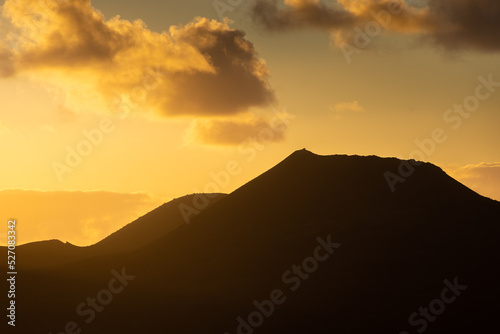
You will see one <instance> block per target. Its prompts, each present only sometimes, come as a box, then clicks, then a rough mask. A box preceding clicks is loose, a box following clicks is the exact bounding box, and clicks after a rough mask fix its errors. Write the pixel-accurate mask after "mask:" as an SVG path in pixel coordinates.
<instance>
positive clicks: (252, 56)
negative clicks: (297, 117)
mask: <svg viewBox="0 0 500 334" xmlns="http://www.w3.org/2000/svg"><path fill="white" fill-rule="evenodd" d="M2 17H3V18H4V19H6V20H8V22H9V24H10V25H9V26H8V27H10V28H8V31H7V33H6V34H5V36H4V42H3V46H0V56H2V58H0V59H1V63H0V75H1V76H4V77H5V76H11V75H14V74H17V75H25V76H28V77H30V78H32V79H33V80H38V81H41V82H43V83H45V84H48V85H55V86H58V87H61V88H62V89H64V90H65V96H66V100H65V105H64V106H63V107H65V108H68V109H70V110H78V111H82V110H85V111H87V110H112V111H114V112H121V111H123V109H128V110H133V111H136V112H145V113H148V112H151V111H153V112H155V113H156V114H159V115H161V116H165V117H194V116H201V117H212V116H214V115H216V116H219V115H225V116H227V115H237V114H239V113H242V112H245V111H247V110H248V109H249V108H251V107H267V106H269V105H271V104H272V103H273V102H274V101H275V97H274V93H273V91H272V89H271V88H270V85H269V83H268V76H269V73H268V70H267V67H266V64H265V62H264V60H263V59H261V58H259V57H258V54H257V52H256V50H255V48H254V46H253V45H252V43H251V42H250V41H248V40H247V39H246V37H245V33H244V32H243V31H241V30H237V29H231V28H230V27H229V25H228V23H225V22H224V23H222V22H217V21H213V20H212V21H211V20H208V19H205V18H196V19H195V20H194V21H193V22H190V23H188V24H186V25H184V26H172V27H170V29H169V31H164V32H162V33H156V32H153V31H151V30H149V29H148V28H147V26H146V24H145V23H144V22H142V21H141V20H137V21H134V22H130V21H127V20H123V19H121V18H120V17H119V16H116V17H113V18H111V19H110V20H106V19H105V18H104V16H103V15H102V14H101V13H100V12H99V11H97V10H96V9H95V8H93V7H92V6H91V3H90V0H72V1H67V0H6V1H5V4H4V6H3V8H2ZM5 45H9V47H8V48H6V47H5ZM89 101H92V102H89Z"/></svg>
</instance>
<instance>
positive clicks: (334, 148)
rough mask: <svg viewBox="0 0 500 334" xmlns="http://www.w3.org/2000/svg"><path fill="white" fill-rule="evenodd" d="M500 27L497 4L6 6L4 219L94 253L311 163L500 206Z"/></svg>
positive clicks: (106, 0)
mask: <svg viewBox="0 0 500 334" xmlns="http://www.w3.org/2000/svg"><path fill="white" fill-rule="evenodd" d="M499 15H500V3H499V2H498V1H495V0H481V1H478V0H428V1H425V0H413V1H406V2H404V3H399V4H398V3H397V2H394V1H388V0H376V1H366V0H337V1H318V0H285V1H282V0H280V1H277V2H274V1H271V0H268V1H264V0H262V1H261V0H246V1H237V0H233V1H229V0H221V1H211V0H209V1H207V0H204V1H201V0H185V1H153V0H143V1H132V0H122V1H110V0H94V1H92V3H90V1H87V0H71V1H70V0H67V1H66V0H6V1H3V2H2V8H1V20H0V31H1V34H0V140H1V145H0V152H1V155H2V158H3V161H2V164H1V165H0V181H1V183H0V189H2V190H1V191H0V203H1V206H0V208H1V210H0V212H1V217H2V219H3V220H4V222H5V224H7V220H8V219H9V218H16V219H18V242H19V243H26V242H31V241H36V240H44V239H53V238H57V239H60V240H62V241H69V242H71V243H74V244H77V245H89V244H91V243H94V242H96V241H98V240H100V239H102V238H103V237H105V236H106V235H108V234H109V233H111V232H113V231H115V230H116V229H118V228H120V227H121V226H123V225H124V224H126V223H128V222H131V221H132V220H133V219H135V218H137V217H138V216H140V215H142V214H145V213H146V212H148V211H150V210H152V209H153V208H155V207H157V206H158V205H160V204H162V203H163V202H165V201H168V200H170V199H172V198H174V197H180V196H183V195H185V194H189V193H194V192H205V191H220V192H225V193H228V192H231V191H233V190H234V189H236V188H238V187H239V186H241V185H243V184H244V183H246V182H248V181H250V180H251V179H253V178H254V177H256V176H258V175H259V174H261V173H262V172H264V171H266V170H267V169H269V168H271V167H272V166H274V165H275V164H277V163H278V162H279V161H281V160H283V159H284V158H285V157H286V156H288V155H289V154H291V153H292V152H293V151H295V150H297V149H301V148H307V149H308V150H310V151H312V152H314V153H317V154H358V155H378V156H384V157H398V158H402V159H408V158H415V159H418V160H424V161H428V162H432V163H434V164H436V165H438V166H440V167H442V168H443V169H444V170H445V171H447V172H448V173H449V174H450V175H451V176H453V177H455V178H457V179H458V180H460V181H461V182H463V183H464V184H466V185H467V186H469V187H471V188H472V189H473V190H475V191H477V192H479V193H480V194H482V195H485V196H488V197H491V198H493V199H496V200H500V150H499V145H498V144H499V142H500V131H499V126H500V113H499V107H500V58H499V54H500V21H499V20H498V17H499ZM437 132H438V133H440V134H441V135H440V136H438V137H439V140H438V141H436V140H434V139H433V137H436V135H435V134H436V133H437ZM417 151H418V152H419V153H416V152H417ZM222 175H229V177H228V178H227V177H222ZM381 177H383V175H381ZM217 181H218V186H217V187H215V188H214V187H213V185H214V184H217ZM214 182H215V183H214ZM4 231H6V228H5V229H4ZM0 236H2V238H1V242H0V244H5V243H6V241H5V239H6V238H5V233H2V232H1V231H0Z"/></svg>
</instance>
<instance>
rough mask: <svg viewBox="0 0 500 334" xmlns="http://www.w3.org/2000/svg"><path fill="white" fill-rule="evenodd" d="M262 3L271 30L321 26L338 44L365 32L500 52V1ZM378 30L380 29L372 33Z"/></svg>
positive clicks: (258, 13) (258, 11) (259, 9)
mask: <svg viewBox="0 0 500 334" xmlns="http://www.w3.org/2000/svg"><path fill="white" fill-rule="evenodd" d="M284 4H285V7H281V6H279V5H278V3H277V1H275V0H274V1H268V0H256V3H255V5H254V7H253V18H254V19H255V20H256V21H257V22H260V23H261V24H262V25H263V26H264V27H265V28H267V29H269V30H290V29H302V28H316V29H321V30H325V31H328V32H330V33H331V35H332V38H333V39H334V42H335V43H336V44H337V46H342V45H345V43H352V41H353V38H354V36H356V35H359V31H362V32H366V30H367V29H373V28H374V26H376V25H378V28H377V29H380V32H379V33H376V34H375V35H378V34H380V33H381V32H383V31H386V32H390V33H395V34H406V35H408V34H411V35H413V36H418V37H420V38H422V39H423V40H428V41H431V42H432V43H434V44H435V45H438V46H440V47H443V48H445V49H446V50H454V51H457V50H468V49H470V50H477V51H484V52H489V51H500V20H498V17H499V16H500V2H498V1H497V0H428V1H427V3H423V4H422V3H421V2H418V3H417V2H416V1H408V2H404V1H403V0H337V1H336V2H335V3H334V5H331V6H327V5H324V4H323V3H321V2H320V1H319V0H285V1H284ZM372 31H376V29H374V30H372Z"/></svg>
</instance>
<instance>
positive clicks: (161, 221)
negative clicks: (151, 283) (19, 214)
mask: <svg viewBox="0 0 500 334" xmlns="http://www.w3.org/2000/svg"><path fill="white" fill-rule="evenodd" d="M208 195H209V196H210V198H211V199H212V200H211V201H210V202H208V204H209V205H211V204H214V203H216V202H217V201H219V200H220V199H221V198H223V197H224V196H225V194H208ZM195 196H196V194H192V195H186V196H183V197H180V198H176V199H173V200H172V201H170V202H168V203H165V204H163V205H161V206H160V207H158V208H156V209H154V210H152V211H151V212H149V213H147V214H145V215H144V216H142V217H140V218H138V219H136V220H135V221H133V222H132V223H130V224H128V225H125V226H124V227H123V228H121V229H120V230H118V231H116V232H114V233H112V234H111V235H109V236H108V237H106V238H104V239H103V240H101V241H99V242H98V243H96V244H94V245H91V246H88V247H78V246H75V245H72V244H71V243H69V242H66V243H63V242H61V241H59V240H47V241H39V242H32V243H28V244H25V245H21V246H18V247H16V251H17V254H18V257H19V259H20V260H19V261H20V262H18V263H19V264H20V265H21V266H22V268H23V269H25V270H26V269H39V268H43V267H53V266H57V265H62V264H66V263H70V262H75V261H80V260H83V259H88V258H93V257H98V256H104V255H110V254H117V253H125V252H130V251H133V250H136V249H139V248H141V247H142V246H144V245H146V244H148V243H150V242H152V241H154V240H157V239H159V238H161V237H162V236H164V235H166V234H167V233H169V232H171V231H172V230H174V229H175V228H177V227H179V226H180V225H182V224H185V221H184V217H183V216H182V214H181V212H180V211H179V205H181V204H186V205H192V203H193V199H194V198H195ZM2 248H3V250H2V251H4V252H7V250H6V247H2Z"/></svg>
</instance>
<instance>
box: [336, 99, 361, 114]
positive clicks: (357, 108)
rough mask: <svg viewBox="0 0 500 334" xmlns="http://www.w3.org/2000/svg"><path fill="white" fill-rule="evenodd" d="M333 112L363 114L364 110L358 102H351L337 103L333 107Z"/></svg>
mask: <svg viewBox="0 0 500 334" xmlns="http://www.w3.org/2000/svg"><path fill="white" fill-rule="evenodd" d="M332 109H333V111H335V112H339V113H341V112H363V111H365V108H363V107H362V106H361V105H360V104H359V102H358V101H352V102H341V103H337V104H336V105H334V106H333V108H332Z"/></svg>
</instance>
